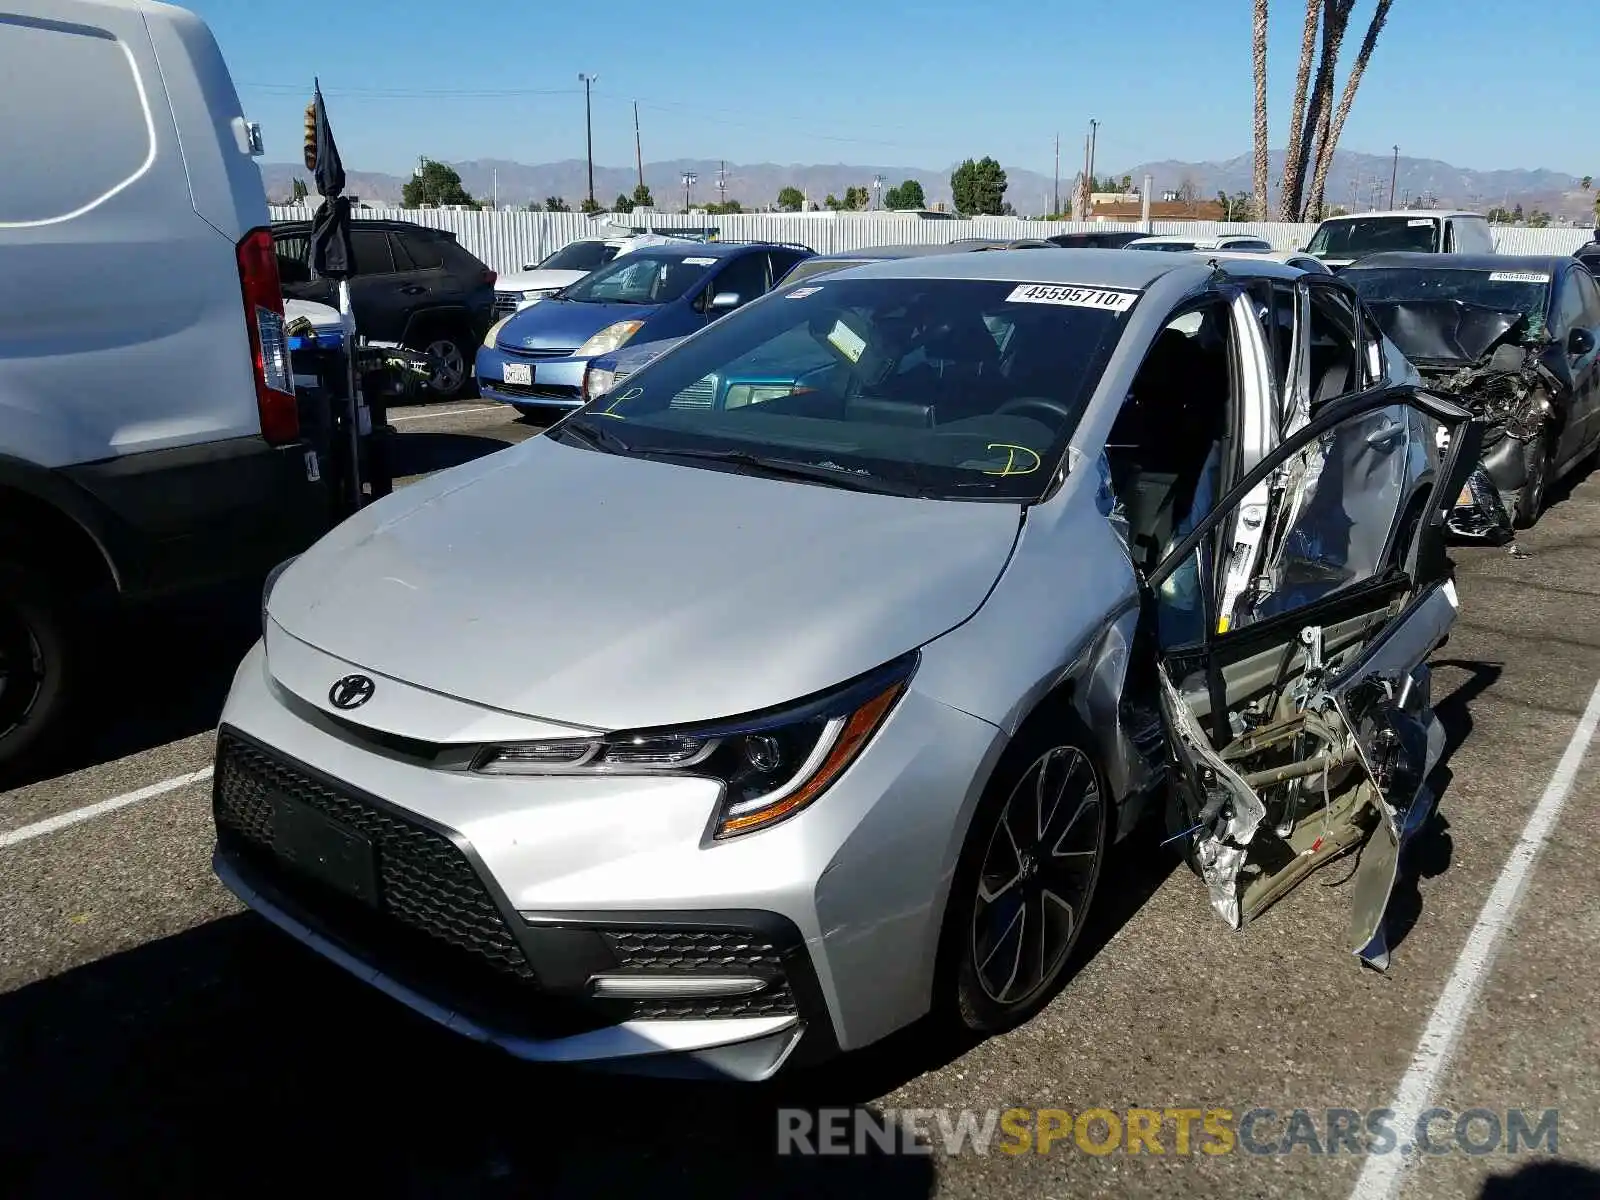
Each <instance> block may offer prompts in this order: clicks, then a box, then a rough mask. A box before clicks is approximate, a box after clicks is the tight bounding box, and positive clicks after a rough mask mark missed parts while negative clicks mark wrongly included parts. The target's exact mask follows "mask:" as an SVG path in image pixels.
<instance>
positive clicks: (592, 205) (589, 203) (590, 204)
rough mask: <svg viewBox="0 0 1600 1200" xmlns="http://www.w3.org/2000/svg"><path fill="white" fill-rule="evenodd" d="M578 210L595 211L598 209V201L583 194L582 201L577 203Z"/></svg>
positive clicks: (584, 211) (583, 211)
mask: <svg viewBox="0 0 1600 1200" xmlns="http://www.w3.org/2000/svg"><path fill="white" fill-rule="evenodd" d="M578 211H579V212H582V213H597V212H599V211H600V201H598V200H591V199H589V198H588V197H587V196H585V197H584V198H583V202H582V203H581V204H579V205H578Z"/></svg>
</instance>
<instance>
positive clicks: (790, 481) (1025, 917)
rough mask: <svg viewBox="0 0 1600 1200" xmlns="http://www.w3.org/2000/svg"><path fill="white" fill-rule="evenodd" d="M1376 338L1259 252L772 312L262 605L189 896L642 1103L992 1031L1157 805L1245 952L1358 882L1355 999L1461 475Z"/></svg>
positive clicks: (1461, 415) (1404, 792)
mask: <svg viewBox="0 0 1600 1200" xmlns="http://www.w3.org/2000/svg"><path fill="white" fill-rule="evenodd" d="M1375 330H1376V327H1375V326H1374V325H1373V324H1372V323H1371V322H1370V321H1369V320H1367V319H1366V316H1365V314H1364V312H1363V310H1362V307H1361V305H1360V303H1359V301H1358V300H1357V299H1356V298H1355V296H1354V295H1353V293H1352V292H1351V291H1350V290H1349V288H1348V287H1347V286H1346V285H1344V284H1342V283H1340V282H1338V281H1337V280H1335V279H1333V278H1332V277H1329V276H1325V275H1307V274H1304V273H1302V272H1299V271H1296V270H1293V269H1291V268H1289V267H1287V266H1284V265H1282V264H1279V263H1275V262H1272V261H1270V260H1266V259H1260V260H1256V261H1244V260H1242V259H1239V260H1236V259H1228V260H1219V261H1218V262H1216V263H1207V262H1204V261H1200V260H1196V259H1193V258H1190V257H1188V256H1180V255H1149V254H1107V253H1105V252H1103V251H1094V250H1085V251H1077V250H1058V249H1049V250H1017V251H1003V252H997V253H989V254H971V255H951V256H941V257H925V258H916V259H907V260H902V261H895V262H881V263H875V264H872V265H867V266H862V267H857V268H852V269H849V270H847V271H843V272H840V273H838V274H832V275H827V276H823V277H818V278H815V279H812V280H807V281H804V282H803V283H799V284H796V285H794V286H791V287H781V288H779V289H777V290H776V291H774V292H773V293H771V294H770V295H769V296H767V297H765V298H763V299H761V300H759V301H757V302H756V303H753V304H751V305H749V306H747V307H746V308H744V309H742V310H740V311H739V312H737V313H734V314H732V315H730V316H729V317H727V318H725V319H724V320H721V321H718V322H715V323H714V324H711V325H708V326H707V327H706V328H705V329H704V330H703V331H701V332H698V333H696V334H694V335H693V336H691V337H689V338H687V339H686V340H684V341H683V342H681V343H679V344H677V345H675V346H673V347H672V348H671V349H670V350H668V351H667V352H666V353H664V354H662V355H660V356H659V357H656V358H655V359H653V360H652V361H650V362H648V363H646V364H645V365H644V366H642V367H641V368H640V369H639V370H637V371H636V372H634V373H633V374H631V375H629V376H628V377H627V378H626V379H625V380H623V381H621V382H620V383H618V384H617V385H616V386H615V387H613V388H612V389H611V390H610V391H609V392H607V393H606V394H603V395H600V396H598V397H596V398H595V399H594V400H592V401H591V402H590V403H589V404H587V405H586V406H585V407H584V408H582V409H580V410H578V411H577V412H575V413H573V414H572V415H571V416H569V417H567V418H566V419H565V420H563V421H562V422H560V423H559V424H557V425H555V426H553V427H552V428H551V429H550V430H548V431H547V432H546V433H545V434H543V435H541V436H538V437H535V438H533V439H531V440H530V441H528V442H525V443H524V444H522V445H520V446H518V447H516V448H514V449H510V450H507V451H504V452H503V453H500V454H496V455H494V456H492V457H490V458H487V459H482V460H479V461H477V462H474V463H471V464H468V465H465V466H462V467H459V468H456V469H455V470H452V471H447V472H444V473H442V474H440V475H437V476H434V477H433V478H431V479H429V480H427V481H426V482H423V483H419V484H416V485H414V486H412V487H408V488H405V489H403V490H401V491H400V492H398V493H396V494H395V495H393V496H390V497H388V498H386V499H384V500H383V501H381V502H380V503H377V504H375V505H373V506H372V507H370V508H368V509H366V510H365V511H363V512H362V513H361V514H360V515H358V516H356V517H355V518H353V519H352V520H349V521H347V522H346V523H345V524H343V525H342V526H340V527H339V528H338V529H336V530H335V531H334V532H332V533H331V534H330V535H328V536H327V537H326V538H325V539H324V540H323V541H322V542H321V543H319V544H318V545H317V546H315V547H314V548H312V549H311V550H310V551H309V552H307V553H306V554H305V555H303V556H302V557H301V558H299V559H298V560H296V561H293V562H292V563H290V564H288V565H287V566H286V568H285V569H281V570H280V571H278V572H276V573H275V574H274V576H273V578H272V580H271V581H270V582H269V584H268V588H267V594H266V596H265V597H264V602H263V625H264V629H263V635H264V636H263V639H262V641H261V642H260V643H259V644H258V645H257V646H256V647H255V648H254V649H253V650H252V651H251V652H250V654H249V656H248V657H247V658H246V660H245V661H244V663H243V664H242V666H241V667H240V669H239V672H238V675H237V678H236V679H235V682H234V686H233V690H232V693H231V695H230V697H229V699H228V703H227V708H226V711H225V713H224V715H223V718H222V727H221V730H220V733H219V738H218V749H217V768H216V777H215V780H216V782H215V806H216V823H217V832H218V842H217V851H216V859H215V863H216V869H217V871H218V873H219V875H220V876H221V878H222V879H223V880H224V882H225V883H226V884H227V885H228V886H229V887H230V888H232V889H233V891H234V892H235V893H237V894H238V895H239V896H240V897H242V898H243V899H244V900H245V901H246V902H247V903H248V904H249V905H251V906H252V907H254V908H255V909H256V910H257V911H259V912H260V913H262V914H264V915H265V916H266V917H267V918H268V919H269V920H271V921H273V922H275V923H276V924H277V925H279V926H281V927H282V928H283V929H284V930H286V931H287V932H288V933H289V934H291V935H293V936H294V937H297V938H299V939H301V940H302V941H304V942H305V943H307V944H308V945H310V946H311V947H313V948H314V949H315V950H317V951H318V952H319V953H321V954H324V955H326V956H327V957H328V958H330V959H332V960H333V961H335V962H337V963H339V964H340V965H342V966H344V967H346V968H348V969H349V970H351V971H353V972H355V973H356V974H358V975H359V976H360V977H361V978H363V979H366V980H368V981H370V982H372V983H374V984H375V985H377V986H378V987H379V988H381V989H382V990H383V991H384V992H386V993H387V994H388V995H389V996H391V997H394V998H396V999H398V1000H400V1001H401V1002H403V1003H405V1004H408V1005H410V1006H411V1007H413V1008H415V1009H417V1010H418V1011H420V1012H422V1013H425V1014H427V1015H428V1016H430V1017H433V1018H434V1019H436V1020H438V1021H440V1022H441V1023H444V1024H446V1025H448V1026H449V1027H451V1028H454V1029H456V1030H458V1031H460V1032H462V1033H464V1034H467V1035H468V1036H471V1037H473V1038H476V1039H479V1040H482V1041H487V1042H490V1043H493V1044H496V1045H498V1046H501V1047H503V1048H505V1049H506V1050H509V1051H510V1052H512V1053H514V1054H516V1055H519V1056H521V1057H523V1058H527V1059H537V1060H548V1061H587V1062H604V1063H610V1064H613V1065H616V1066H625V1067H627V1068H628V1069H632V1070H652V1069H654V1070H707V1071H711V1072H713V1073H715V1074H718V1075H722V1076H732V1077H737V1078H744V1079H758V1078H764V1077H766V1076H768V1075H770V1074H772V1073H773V1072H774V1071H776V1070H778V1069H779V1068H780V1067H782V1066H783V1065H784V1064H786V1063H798V1062H801V1061H805V1060H808V1059H814V1058H816V1057H819V1056H822V1055H827V1054H831V1053H835V1052H837V1051H840V1050H846V1051H848V1050H854V1049H856V1048H859V1047H862V1046H866V1045H868V1044H870V1043H873V1042H875V1041H877V1040H878V1039H880V1038H883V1037H884V1036H885V1035H887V1034H889V1033H891V1032H893V1031H894V1030H896V1029H900V1028H902V1027H904V1026H906V1025H907V1024H909V1023H911V1022H913V1021H915V1020H917V1019H918V1018H920V1017H922V1016H924V1015H925V1014H927V1013H929V1012H930V1011H934V1012H937V1013H938V1014H940V1015H941V1016H942V1017H944V1018H947V1019H949V1020H951V1021H954V1022H957V1023H960V1024H963V1025H965V1026H966V1027H967V1028H969V1029H971V1030H974V1031H978V1032H981V1033H993V1032H998V1031H1002V1030H1005V1029H1007V1028H1010V1027H1012V1026H1015V1025H1017V1024H1018V1023H1020V1022H1022V1021H1025V1020H1027V1019H1028V1018H1029V1017H1030V1016H1031V1015H1033V1014H1034V1013H1036V1012H1037V1011H1038V1010H1039V1009H1040V1008H1041V1007H1043V1006H1044V1005H1045V1004H1046V1003H1047V1002H1048V1001H1049V1000H1050V998H1051V997H1052V996H1053V995H1054V994H1055V993H1056V992H1057V991H1058V990H1059V989H1060V988H1061V986H1062V985H1063V984H1064V982H1065V979H1066V976H1067V974H1068V971H1067V965H1068V963H1069V960H1070V956H1071V953H1072V949H1073V946H1074V943H1075V942H1076V940H1077V939H1078V937H1079V934H1080V932H1081V931H1082V929H1083V926H1084V921H1085V917H1086V914H1087V913H1088V912H1089V911H1090V909H1091V907H1092V905H1093V904H1094V902H1095V896H1096V893H1097V891H1101V890H1103V889H1104V888H1105V887H1107V886H1114V885H1115V881H1114V880H1109V879H1106V878H1104V877H1103V868H1104V864H1105V860H1106V854H1107V849H1108V847H1109V846H1110V845H1111V843H1112V842H1113V841H1115V840H1116V839H1119V838H1123V837H1126V836H1128V835H1129V834H1130V832H1131V831H1132V830H1134V828H1135V826H1136V825H1138V824H1139V823H1140V817H1141V815H1142V814H1144V813H1146V812H1149V813H1151V814H1152V815H1153V816H1156V817H1158V818H1159V819H1161V820H1164V821H1165V822H1166V827H1167V830H1168V833H1167V834H1166V835H1165V836H1166V837H1167V838H1169V839H1170V840H1173V841H1175V842H1177V843H1178V844H1180V845H1181V846H1182V847H1183V849H1184V850H1185V852H1186V854H1187V857H1188V859H1189V861H1190V862H1191V864H1192V865H1193V867H1194V869H1195V871H1196V872H1197V873H1198V875H1199V876H1200V880H1201V882H1200V883H1198V884H1197V885H1196V888H1195V892H1196V899H1197V901H1199V902H1201V903H1209V904H1210V905H1211V906H1213V907H1214V908H1215V910H1216V911H1217V913H1218V914H1220V916H1221V917H1222V918H1223V919H1224V920H1225V921H1226V922H1227V923H1228V924H1230V925H1232V926H1235V927H1238V926H1242V925H1244V924H1246V923H1247V922H1249V921H1251V920H1252V919H1254V918H1256V917H1258V916H1259V915H1260V914H1262V912H1263V911H1265V910H1266V909H1267V908H1268V906H1269V905H1271V904H1272V903H1273V902H1274V901H1275V900H1277V899H1278V898H1279V897H1280V896H1282V895H1283V894H1284V893H1285V892H1286V891H1287V890H1288V889H1289V888H1291V887H1293V886H1294V885H1295V884H1296V883H1297V882H1298V881H1300V880H1301V879H1303V878H1304V877H1305V876H1306V875H1307V874H1309V873H1310V872H1312V871H1314V870H1316V869H1317V868H1318V867H1320V866H1321V865H1323V864H1324V863H1326V862H1328V861H1329V860H1330V859H1332V858H1334V857H1336V856H1338V855H1342V854H1344V853H1346V852H1348V851H1351V850H1353V849H1355V848H1357V847H1358V846H1361V845H1362V844H1363V843H1367V846H1366V849H1365V852H1364V853H1363V854H1362V856H1361V858H1360V863H1359V867H1358V869H1357V875H1356V885H1355V887H1354V889H1353V892H1352V895H1353V903H1352V909H1353V911H1352V913H1351V920H1350V934H1349V945H1350V949H1351V950H1352V951H1353V952H1355V953H1357V954H1359V955H1360V956H1361V957H1362V958H1363V959H1364V960H1365V961H1367V962H1369V963H1373V964H1375V965H1380V966H1381V965H1382V964H1383V963H1384V961H1385V959H1386V956H1387V951H1386V947H1385V941H1384V933H1383V918H1384V913H1385V908H1386V905H1387V902H1388V895H1389V891H1390V888H1391V887H1392V885H1393V882H1394V876H1395V871H1396V864H1397V861H1398V858H1399V854H1400V850H1401V848H1402V846H1403V844H1404V843H1405V841H1406V839H1407V838H1408V837H1410V836H1411V834H1412V833H1413V832H1414V831H1415V830H1416V828H1417V827H1418V826H1419V824H1420V823H1421V822H1422V821H1423V820H1424V819H1425V818H1426V817H1427V815H1428V814H1429V812H1430V811H1431V809H1432V805H1433V803H1434V799H1433V797H1432V795H1431V794H1430V793H1429V791H1428V790H1427V786H1426V780H1427V777H1428V775H1429V772H1430V770H1431V768H1432V766H1433V764H1434V762H1435V761H1436V759H1437V758H1438V756H1439V754H1440V751H1441V737H1440V732H1439V727H1438V724H1437V722H1436V720H1435V719H1434V716H1433V712H1432V708H1431V706H1430V698H1429V690H1430V689H1429V677H1428V667H1427V665H1426V660H1427V658H1428V656H1429V654H1430V652H1431V651H1432V650H1433V649H1434V647H1435V646H1437V645H1438V644H1439V643H1440V641H1441V640H1442V639H1443V638H1444V637H1445V636H1446V635H1447V634H1448V633H1449V631H1450V628H1451V625H1452V623H1453V621H1454V620H1455V617H1456V610H1457V605H1456V595H1455V590H1454V587H1453V584H1452V582H1451V580H1450V567H1449V563H1448V561H1447V559H1446V558H1445V556H1444V553H1443V550H1442V543H1441V534H1440V531H1441V520H1442V517H1443V514H1444V512H1445V510H1446V509H1447V508H1448V506H1449V504H1450V503H1451V502H1452V501H1453V500H1454V498H1455V496H1456V494H1457V493H1458V492H1459V490H1460V487H1461V480H1462V477H1463V475H1464V472H1465V468H1464V464H1465V463H1470V462H1472V461H1474V460H1475V458H1476V451H1475V449H1474V448H1473V446H1472V445H1471V442H1472V439H1473V426H1471V425H1470V424H1469V423H1468V422H1467V416H1466V414H1465V412H1463V411H1462V410H1461V409H1459V408H1457V407H1454V406H1452V405H1450V404H1447V403H1444V402H1442V401H1439V400H1437V399H1435V398H1433V397H1431V396H1429V395H1428V394H1427V393H1425V392H1420V391H1418V390H1417V389H1416V387H1415V386H1414V384H1415V373H1414V372H1413V371H1412V370H1411V368H1410V367H1409V364H1407V363H1405V361H1404V359H1402V358H1401V357H1400V356H1399V355H1398V353H1397V352H1396V351H1395V350H1394V347H1393V346H1392V345H1390V344H1388V343H1387V342H1385V341H1384V340H1383V339H1382V337H1381V335H1379V334H1377V333H1376V332H1375ZM1441 433H1443V434H1444V435H1445V436H1443V437H1441ZM1440 446H1446V447H1447V449H1445V450H1444V451H1441V450H1440V449H1439V447H1440ZM1149 852H1150V853H1157V852H1159V851H1158V850H1157V849H1156V848H1155V847H1154V846H1153V845H1152V846H1151V848H1150V850H1149Z"/></svg>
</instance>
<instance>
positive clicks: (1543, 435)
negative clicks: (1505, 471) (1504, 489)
mask: <svg viewBox="0 0 1600 1200" xmlns="http://www.w3.org/2000/svg"><path fill="white" fill-rule="evenodd" d="M1554 451H1555V446H1554V439H1552V438H1551V436H1550V430H1549V429H1548V428H1546V429H1544V430H1542V431H1541V432H1540V434H1539V436H1538V437H1536V438H1534V439H1533V441H1531V442H1529V443H1528V444H1527V446H1526V447H1525V448H1524V449H1523V454H1524V455H1525V456H1526V463H1527V473H1526V475H1525V476H1524V478H1525V479H1526V480H1527V482H1526V483H1524V484H1523V485H1522V491H1521V492H1519V493H1518V494H1517V506H1516V508H1515V509H1514V510H1513V512H1512V514H1511V523H1512V524H1513V525H1515V526H1516V527H1517V528H1518V529H1528V528H1530V527H1531V526H1532V525H1533V523H1534V522H1535V521H1537V520H1538V519H1539V514H1540V513H1541V512H1543V511H1544V497H1545V492H1546V491H1547V490H1548V489H1549V486H1550V473H1551V470H1552V469H1553V468H1554V466H1555V464H1554V463H1553V462H1552V461H1551V460H1552V458H1553V457H1554Z"/></svg>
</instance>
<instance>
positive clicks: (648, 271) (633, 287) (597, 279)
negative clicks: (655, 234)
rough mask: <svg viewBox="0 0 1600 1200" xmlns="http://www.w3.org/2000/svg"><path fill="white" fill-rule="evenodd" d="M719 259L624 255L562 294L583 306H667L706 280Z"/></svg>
mask: <svg viewBox="0 0 1600 1200" xmlns="http://www.w3.org/2000/svg"><path fill="white" fill-rule="evenodd" d="M716 263H717V260H716V259H715V258H712V257H710V256H705V257H696V256H694V255H687V256H686V255H683V254H661V253H659V252H655V253H652V252H651V251H649V250H637V251H635V252H634V253H632V254H625V255H623V256H622V257H621V258H618V259H616V260H614V261H612V262H611V263H609V264H607V265H606V266H604V267H601V268H600V269H599V270H598V271H596V272H595V273H594V274H593V275H587V276H585V277H584V278H582V279H580V280H578V282H577V283H574V284H572V285H571V286H570V287H568V288H567V289H566V290H565V291H563V292H561V293H560V295H561V299H563V300H576V301H578V302H579V303H581V304H667V303H670V302H671V301H673V300H676V299H678V297H680V296H682V295H683V294H684V293H685V292H687V291H688V290H689V289H690V288H692V287H694V286H695V284H697V283H699V282H700V281H701V280H702V279H704V278H705V275H706V272H707V271H708V270H709V269H710V268H712V267H713V266H715V265H716Z"/></svg>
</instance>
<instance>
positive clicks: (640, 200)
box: [628, 183, 656, 212]
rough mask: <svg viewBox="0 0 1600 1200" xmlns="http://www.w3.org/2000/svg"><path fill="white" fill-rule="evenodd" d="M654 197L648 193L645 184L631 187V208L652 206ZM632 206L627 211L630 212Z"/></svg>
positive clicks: (653, 205) (654, 203)
mask: <svg viewBox="0 0 1600 1200" xmlns="http://www.w3.org/2000/svg"><path fill="white" fill-rule="evenodd" d="M655 206H656V198H655V197H654V196H652V195H651V194H650V189H649V187H648V186H646V185H645V184H642V183H641V184H640V185H639V186H638V187H636V188H634V189H633V208H654V207H655ZM633 208H630V209H629V210H628V211H629V212H632V211H633Z"/></svg>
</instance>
